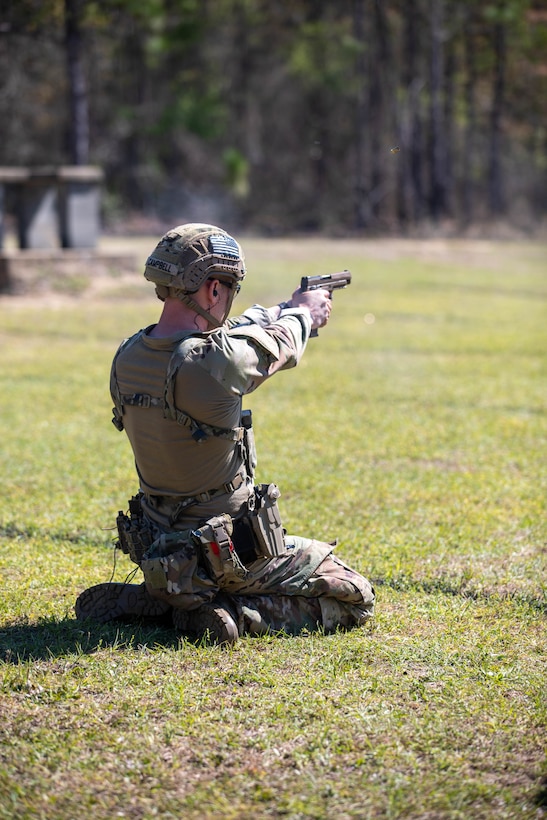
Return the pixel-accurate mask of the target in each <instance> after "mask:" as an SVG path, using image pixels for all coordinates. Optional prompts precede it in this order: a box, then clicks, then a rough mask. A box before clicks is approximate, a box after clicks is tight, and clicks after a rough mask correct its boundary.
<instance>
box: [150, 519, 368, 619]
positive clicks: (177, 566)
mask: <svg viewBox="0 0 547 820" xmlns="http://www.w3.org/2000/svg"><path fill="white" fill-rule="evenodd" d="M204 529H206V528H202V531H203V530H204ZM210 545H211V542H210V541H209V542H206V541H205V540H203V539H202V540H200V539H199V538H198V537H197V535H196V532H195V531H194V532H190V531H186V532H180V533H168V534H163V535H161V536H160V537H159V538H158V539H157V540H156V541H155V542H154V544H153V545H152V547H151V548H150V550H149V551H148V552H147V554H146V556H145V560H144V561H143V562H142V570H143V572H144V577H145V581H146V585H147V589H148V591H149V593H150V594H151V595H152V596H153V597H155V598H158V599H159V600H162V601H166V602H168V603H170V604H171V605H172V606H174V607H177V608H180V609H186V610H191V609H196V608H197V607H198V606H200V605H201V604H203V603H208V602H210V601H212V600H213V599H214V598H215V596H216V595H217V594H218V593H219V592H223V593H226V594H228V595H229V597H230V600H231V601H232V603H233V605H234V607H235V609H236V611H237V613H238V618H239V623H240V627H241V630H242V632H241V634H243V632H250V633H253V634H259V633H262V632H280V631H283V632H286V633H287V634H296V633H299V632H301V631H302V630H312V629H316V628H317V627H318V625H319V626H320V627H322V628H323V629H324V630H325V631H333V630H334V629H336V628H337V627H344V628H350V627H352V626H360V625H362V624H363V623H365V621H366V620H368V618H370V617H372V615H373V613H374V590H373V588H372V586H371V585H370V583H369V582H368V581H367V579H366V578H364V577H363V576H362V575H360V574H359V573H357V572H355V571H354V570H352V569H350V568H349V567H348V566H346V565H345V564H344V563H343V562H342V561H341V560H340V559H339V558H337V557H336V556H334V555H332V554H331V553H332V549H333V547H332V544H327V543H324V542H322V541H315V540H310V539H307V538H300V537H298V536H286V545H287V552H286V553H285V554H284V555H278V556H277V557H275V558H261V559H258V560H257V561H254V562H252V563H251V564H248V565H247V567H245V571H244V572H243V573H242V572H241V565H240V564H239V563H238V562H237V561H234V563H233V565H232V567H231V569H230V567H229V562H228V561H221V560H220V559H219V558H218V550H216V551H215V553H213V552H211V550H210V548H209V547H210ZM214 546H217V545H216V544H214ZM170 549H171V550H173V551H172V552H168V551H169V550H170ZM162 553H167V554H162ZM152 556H153V557H152Z"/></svg>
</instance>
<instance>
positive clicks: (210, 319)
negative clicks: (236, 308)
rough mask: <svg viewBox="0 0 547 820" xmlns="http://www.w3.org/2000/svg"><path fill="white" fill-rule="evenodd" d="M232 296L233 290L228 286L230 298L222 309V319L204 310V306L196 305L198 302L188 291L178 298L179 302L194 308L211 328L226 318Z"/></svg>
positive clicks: (230, 306)
mask: <svg viewBox="0 0 547 820" xmlns="http://www.w3.org/2000/svg"><path fill="white" fill-rule="evenodd" d="M234 296H235V290H234V289H233V288H230V298H229V300H228V302H227V304H226V310H225V311H224V316H223V317H222V319H217V318H216V317H215V316H213V315H212V314H211V313H209V311H207V310H205V308H202V307H201V305H198V303H197V302H196V301H195V299H192V296H191V294H189V293H184V294H181V296H179V298H180V300H181V302H184V304H185V305H188V307H190V308H192V310H194V311H195V312H196V313H199V315H200V316H203V318H204V319H205V320H206V322H207V324H209V325H210V326H211V329H214V328H216V327H220V326H221V325H223V324H224V322H225V321H226V319H227V318H228V314H229V313H230V310H231V308H232V302H233V301H234Z"/></svg>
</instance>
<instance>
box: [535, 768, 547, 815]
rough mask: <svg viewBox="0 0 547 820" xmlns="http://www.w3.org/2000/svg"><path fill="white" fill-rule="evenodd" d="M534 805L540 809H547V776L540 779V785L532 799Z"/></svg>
mask: <svg viewBox="0 0 547 820" xmlns="http://www.w3.org/2000/svg"><path fill="white" fill-rule="evenodd" d="M534 803H535V804H536V806H539V807H540V808H542V809H545V808H547V775H545V776H544V777H542V778H541V783H540V786H539V789H538V791H537V792H536V794H535V797H534Z"/></svg>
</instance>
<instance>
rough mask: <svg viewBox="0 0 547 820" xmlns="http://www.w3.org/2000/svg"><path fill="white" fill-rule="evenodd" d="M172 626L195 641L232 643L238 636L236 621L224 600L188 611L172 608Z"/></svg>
mask: <svg viewBox="0 0 547 820" xmlns="http://www.w3.org/2000/svg"><path fill="white" fill-rule="evenodd" d="M173 626H174V627H175V629H177V630H179V631H181V632H183V633H184V634H185V635H187V636H188V637H189V638H191V639H192V640H195V641H200V640H204V641H205V642H206V643H213V644H221V645H225V646H226V645H227V644H233V643H235V642H236V641H237V639H238V637H239V630H238V628H237V622H236V619H235V618H234V616H233V615H232V613H231V612H230V610H229V609H228V607H227V606H226V603H225V602H224V601H220V600H216V601H213V602H211V603H210V604H202V605H201V606H200V607H198V608H197V609H192V610H190V611H188V610H185V609H177V608H176V607H174V608H173Z"/></svg>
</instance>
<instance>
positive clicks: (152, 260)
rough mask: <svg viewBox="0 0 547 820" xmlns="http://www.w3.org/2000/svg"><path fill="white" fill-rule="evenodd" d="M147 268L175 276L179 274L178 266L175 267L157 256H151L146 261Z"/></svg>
mask: <svg viewBox="0 0 547 820" xmlns="http://www.w3.org/2000/svg"><path fill="white" fill-rule="evenodd" d="M146 267H147V268H156V269H157V270H162V271H164V272H165V273H171V274H173V276H176V275H177V273H178V272H179V269H178V265H173V263H172V262H165V260H163V259H158V258H157V256H149V257H148V259H147V260H146Z"/></svg>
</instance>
